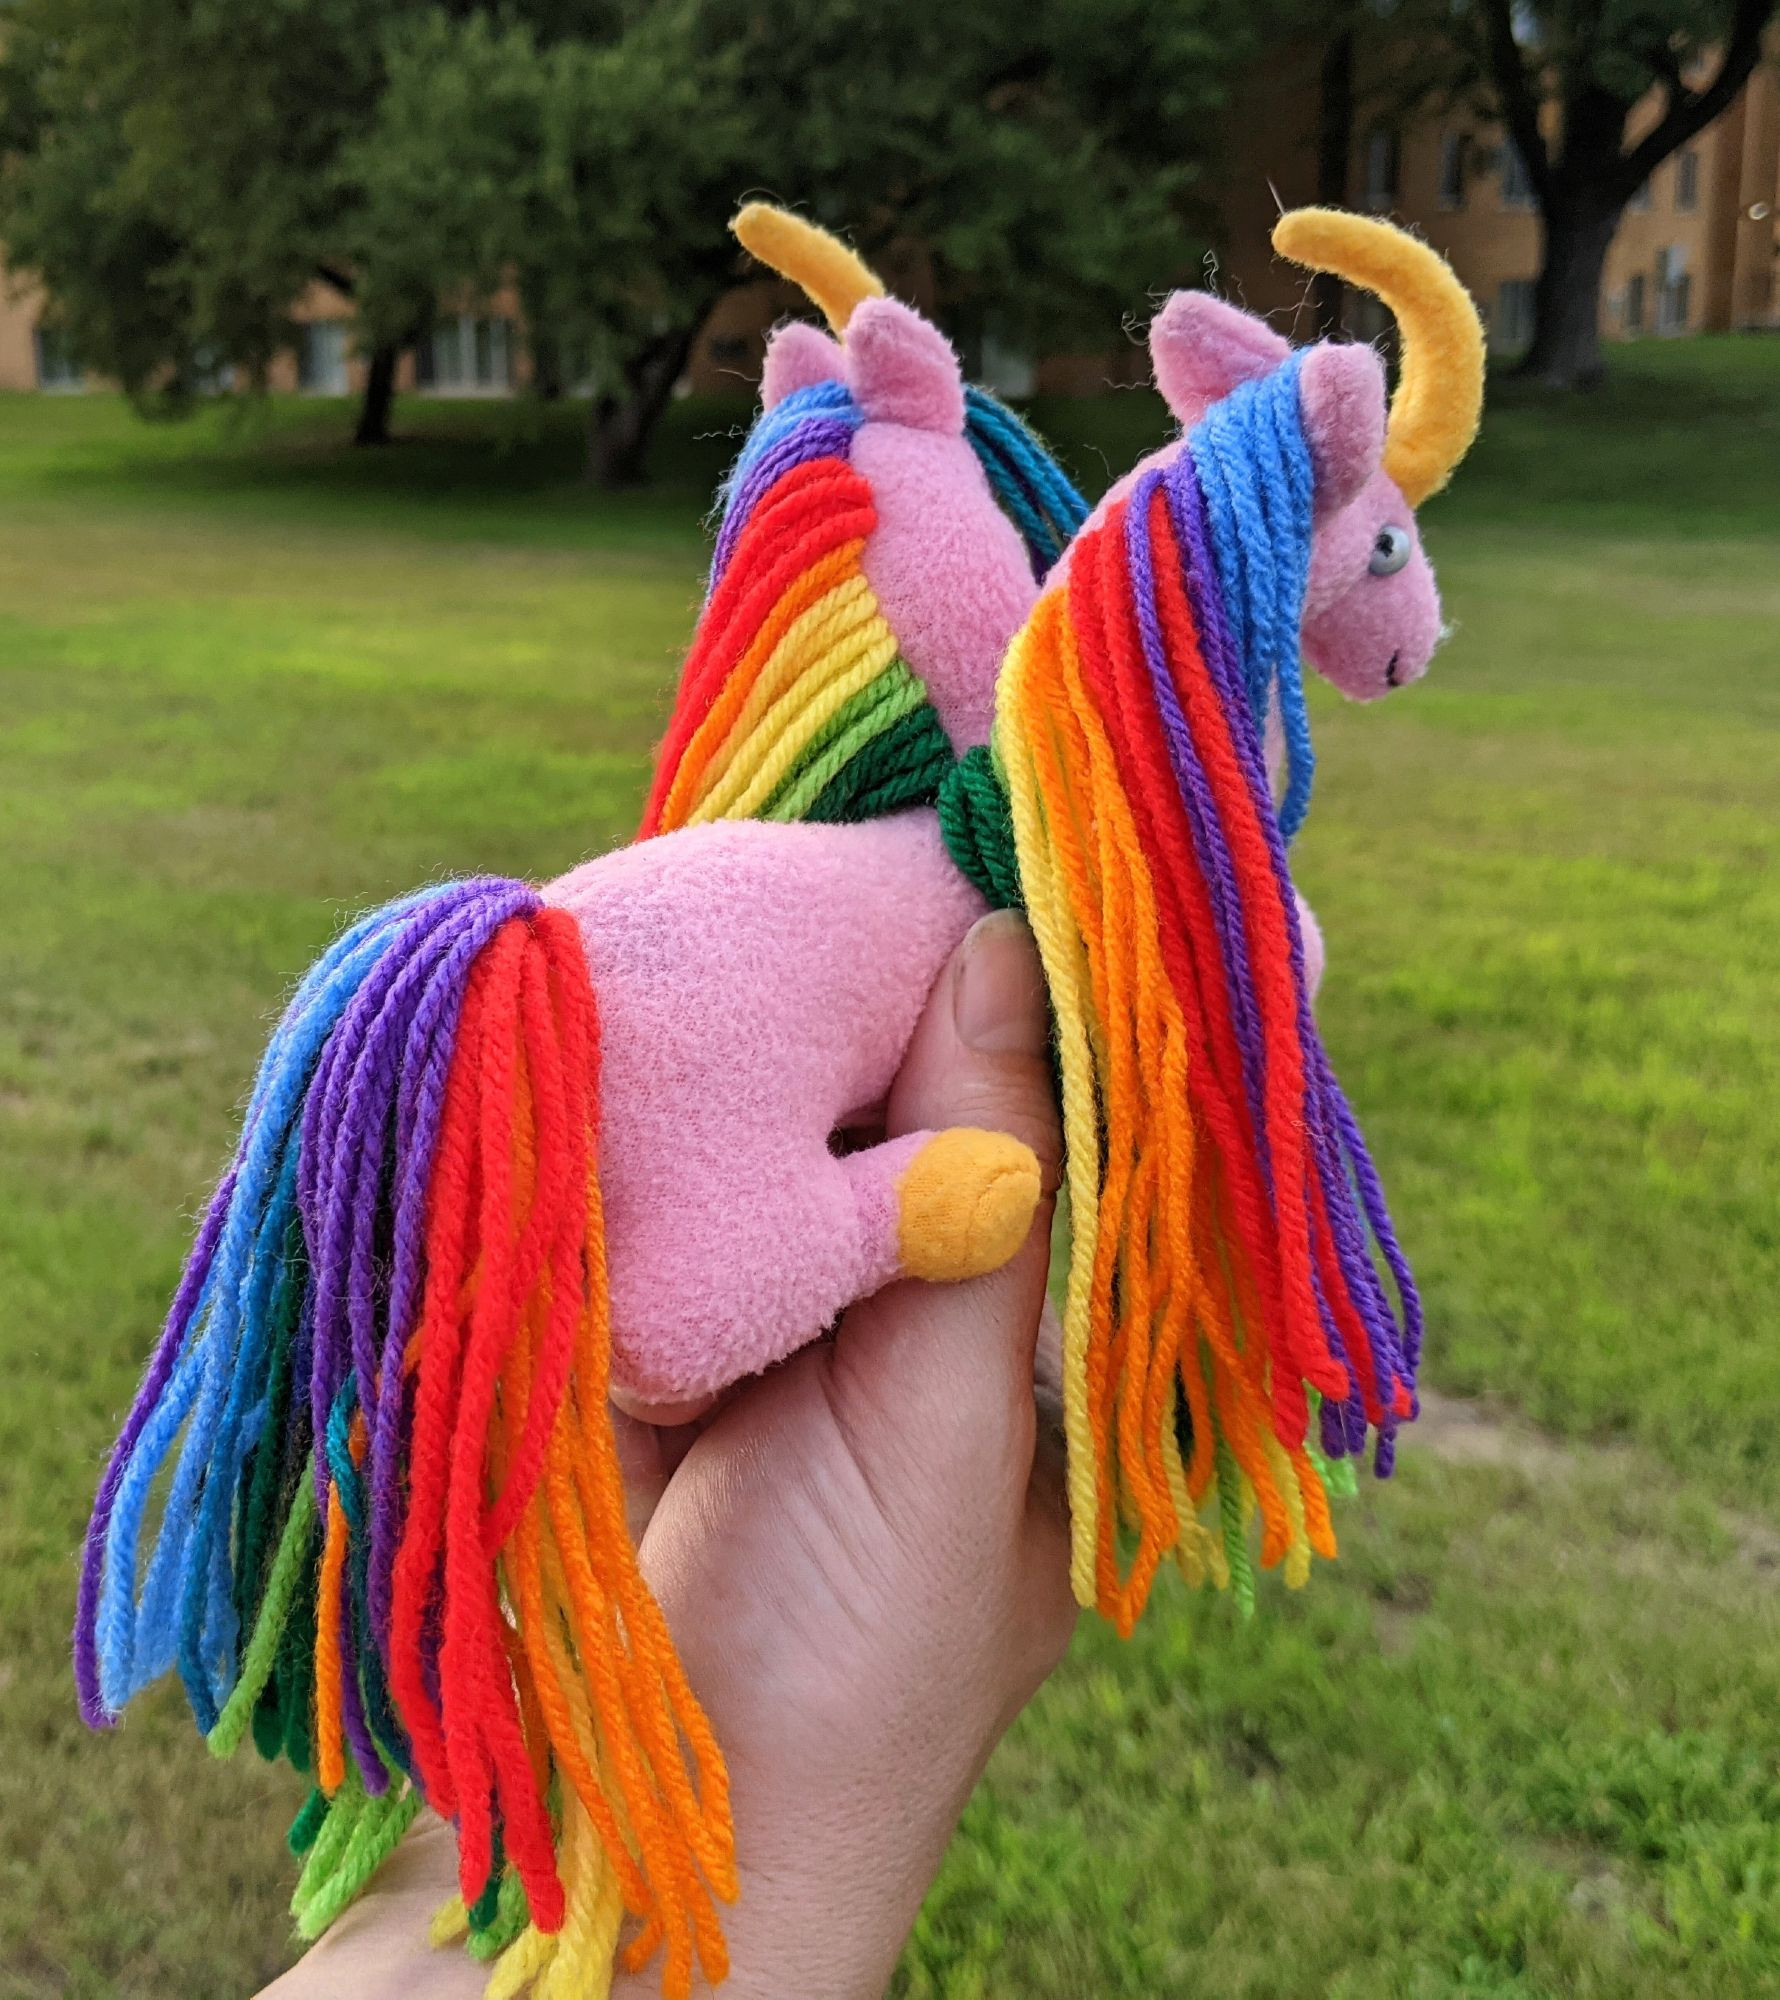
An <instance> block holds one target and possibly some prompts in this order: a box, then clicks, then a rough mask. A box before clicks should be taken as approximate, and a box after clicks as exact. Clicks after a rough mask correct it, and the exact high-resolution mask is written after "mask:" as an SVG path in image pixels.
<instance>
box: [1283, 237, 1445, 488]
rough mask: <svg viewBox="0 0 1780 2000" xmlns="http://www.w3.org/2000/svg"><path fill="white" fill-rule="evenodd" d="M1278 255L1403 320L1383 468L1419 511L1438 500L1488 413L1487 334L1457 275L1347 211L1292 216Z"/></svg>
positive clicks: (1424, 249)
mask: <svg viewBox="0 0 1780 2000" xmlns="http://www.w3.org/2000/svg"><path fill="white" fill-rule="evenodd" d="M1273 247H1274V249H1275V250H1277V251H1278V252H1279V254H1280V255H1281V256H1282V257H1289V258H1290V259H1291V261H1292V262H1293V263H1294V264H1302V265H1303V266H1304V267H1305V268H1306V269H1307V270H1311V271H1327V272H1329V273H1330V274H1331V276H1333V277H1337V278H1345V279H1346V280H1347V281H1348V282H1349V283H1350V284H1355V285H1359V286H1362V287H1363V288H1364V289H1365V290H1366V291H1369V292H1376V293H1377V295H1378V296H1379V297H1380V298H1381V299H1383V301H1384V302H1385V304H1386V305H1387V306H1389V307H1390V309H1391V311H1392V312H1393V313H1395V314H1396V316H1397V326H1398V330H1399V332H1400V333H1401V336H1402V364H1401V372H1400V373H1399V376H1398V379H1397V393H1396V395H1395V396H1394V397H1393V398H1392V399H1391V417H1390V423H1389V425H1388V427H1387V429H1386V431H1385V444H1384V469H1385V471H1386V472H1388V473H1389V474H1390V475H1391V477H1392V478H1393V479H1394V480H1395V481H1396V482H1397V484H1398V485H1399V486H1400V487H1401V488H1402V489H1403V494H1404V497H1405V499H1407V500H1408V502H1409V504H1410V505H1411V506H1412V507H1419V506H1420V505H1421V503H1422V502H1423V501H1424V500H1425V499H1427V497H1428V495H1429V494H1430V493H1438V492H1439V491H1440V489H1441V487H1443V486H1444V485H1445V484H1446V482H1447V480H1448V479H1449V478H1451V476H1452V469H1453V467H1454V466H1455V465H1457V464H1458V462H1459V460H1460V459H1461V458H1463V457H1464V455H1465V453H1466V451H1467V449H1468V448H1469V446H1470V443H1471V440H1472V439H1473V438H1474V437H1475V436H1476V435H1477V422H1478V419H1479V417H1480V416H1481V415H1482V414H1483V327H1482V325H1481V324H1480V322H1479V320H1478V317H1477V308H1476V307H1475V306H1474V305H1473V304H1472V303H1471V296H1470V294H1469V293H1468V292H1467V291H1466V290H1465V288H1464V286H1463V285H1461V284H1460V283H1459V281H1458V279H1457V278H1456V277H1454V276H1453V272H1452V266H1451V265H1450V264H1448V263H1447V261H1446V259H1445V258H1444V257H1442V256H1441V255H1440V254H1439V252H1438V251H1436V250H1433V249H1430V248H1429V246H1428V245H1427V244H1426V243H1424V242H1422V241H1421V239H1420V238H1419V237H1415V236H1411V235H1409V234H1408V233H1407V232H1406V231H1404V230H1401V229H1397V228H1395V227H1393V225H1392V224H1390V223H1388V222H1379V221H1377V220H1376V219H1375V218H1374V217H1372V216H1369V215H1351V214H1349V213H1348V212H1347V211H1346V210H1345V209H1340V208H1294V209H1292V210H1290V211H1289V212H1288V213H1286V214H1285V215H1282V216H1281V217H1280V218H1279V220H1278V222H1276V223H1275V224H1274V227H1273Z"/></svg>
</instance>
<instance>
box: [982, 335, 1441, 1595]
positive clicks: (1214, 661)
mask: <svg viewBox="0 0 1780 2000" xmlns="http://www.w3.org/2000/svg"><path fill="white" fill-rule="evenodd" d="M1296 377H1297V370H1296V366H1295V364H1294V363H1291V362H1288V363H1286V364H1284V365H1283V366H1281V367H1280V368H1278V369H1276V370H1275V371H1273V373H1271V374H1270V375H1268V376H1266V377H1265V378H1263V379H1262V380H1261V381H1259V382H1257V383H1252V384H1247V385H1244V386H1243V387H1242V388H1240V389H1238V390H1236V391H1235V392H1234V393H1233V394H1232V395H1231V396H1230V397H1229V398H1227V399H1226V402H1225V403H1223V404H1220V405H1216V406H1214V408H1213V410H1212V412H1211V413H1210V414H1209V415H1208V417H1207V418H1206V419H1205V420H1203V421H1202V422H1201V423H1200V424H1198V425H1197V426H1195V428H1194V430H1193V431H1192V433H1191V434H1190V435H1189V437H1188V439H1187V442H1186V445H1185V446H1184V448H1183V449H1182V450H1181V451H1180V453H1179V455H1178V456H1177V457H1176V458H1175V460H1174V462H1173V464H1172V465H1171V466H1170V467H1169V468H1168V469H1167V470H1166V471H1162V470H1158V469H1151V470H1150V471H1148V472H1147V473H1145V474H1144V476H1143V477H1142V478H1141V479H1140V480H1139V481H1138V482H1137V484H1136V486H1135V487H1134V488H1133V490H1132V491H1131V492H1130V493H1129V494H1128V495H1127V496H1125V498H1123V499H1122V500H1120V501H1119V502H1117V503H1116V504H1115V505H1113V506H1112V507H1111V508H1109V509H1108V510H1107V511H1106V513H1105V514H1104V516H1103V517H1102V518H1101V519H1100V520H1099V521H1098V522H1096V523H1095V524H1094V526H1092V527H1091V528H1090V529H1089V530H1088V531H1087V533H1086V534H1085V535H1083V536H1082V537H1081V538H1080V539H1078V541H1077V542H1076V544H1075V545H1074V547H1073V549H1072V551H1071V553H1070V558H1069V563H1068V568H1067V575H1066V578H1065V579H1064V580H1063V581H1062V582H1060V583H1055V584H1053V585H1052V586H1051V588H1050V589H1048V590H1047V591H1046V592H1045V594H1044V595H1043V597H1041V599H1040V600H1039V604H1038V607H1037V610H1036V611H1035V612H1034V614H1033V617H1032V618H1031V620H1030V621H1029V622H1028V624H1027V626H1026V627H1025V629H1024V630H1023V631H1022V633H1021V634H1020V636H1019V637H1018V638H1017V639H1016V640H1015V642H1014V645H1013V648H1012V650H1011V652H1010V655H1009V658H1008V662H1007V666H1006V668H1005V669H1004V671H1003V675H1002V679H1001V682H1000V685H999V689H998V697H997V710H996V724H995V739H994V748H995V762H996V769H997V771H998V773H999V774H1000V776H1001V778H1002V781H1003V783H1004V784H1005V786H1006V788H1007V793H1008V799H1009V805H1010V810H1011V815H1012V822H1013V829H1014V836H1015V845H1016V848H1017V852H1018V861H1019V879H1020V885H1021V888H1022V890H1023V892H1024V899H1025V905H1026V909H1027V912H1028V915H1029V917H1030V921H1031V924H1032V928H1033V931H1034V933H1035V935H1036V937H1037V939H1038V944H1039V949H1040V953H1041V956H1042V958H1043V960H1044V965H1045V973H1046V978H1047V981H1048V983H1049V986H1050V991H1051V999H1052V1004H1053V1008H1054V1010H1055V1014H1056V1021H1057V1035H1058V1049H1059V1056H1060V1065H1061V1077H1062V1098H1063V1114H1064V1131H1065V1152H1066V1172H1067V1184H1068V1189H1069V1197H1070V1217H1071V1223H1072V1228H1073V1240H1072V1245H1071V1259H1070V1268H1069V1283H1068V1295H1067V1301H1066V1305H1065V1309H1064V1316H1063V1326H1064V1401H1065V1418H1066V1428H1067V1432H1068V1441H1069V1489H1070V1512H1071V1521H1072V1532H1073V1537H1074V1582H1075V1586H1076V1591H1077V1595H1078V1597H1080V1598H1081V1600H1082V1601H1083V1602H1084V1603H1097V1604H1098V1605H1099V1606H1100V1608H1101V1609H1102V1610H1103V1611H1104V1612H1105V1613H1106V1614H1107V1615H1108V1616H1109V1617H1111V1618H1112V1619H1113V1620H1114V1621H1115V1622H1116V1623H1117V1624H1118V1626H1119V1628H1120V1629H1121V1630H1122V1631H1128V1630H1129V1629H1130V1627H1131V1625H1132V1622H1133V1621H1134V1620H1135V1618H1136V1616H1137V1614H1138V1613H1139V1611H1141V1609H1142V1607H1143V1604H1144V1602H1145V1600H1146V1598H1147V1596H1148V1593H1149V1589H1150V1586H1151V1583H1152V1581H1153V1579H1154V1576H1155V1573H1156V1570H1157V1567H1158V1565H1159V1564H1160V1563H1161V1562H1162V1560H1163V1559H1164V1558H1165V1557H1168V1556H1170V1555H1172V1556H1173V1557H1174V1558H1175V1559H1176V1560H1177V1561H1178V1562H1179V1564H1180V1566H1181V1568H1182V1569H1183V1570H1184V1571H1185V1573H1186V1574H1187V1576H1188V1577H1189V1579H1190V1580H1192V1581H1194V1582H1200V1581H1205V1580H1210V1581H1212V1582H1215V1583H1217V1584H1219V1585H1223V1584H1226V1583H1228V1584H1233V1585H1234V1586H1235V1587H1236V1589H1237V1590H1238V1591H1239V1593H1241V1595H1242V1596H1243V1598H1244V1600H1245V1601H1247V1600H1248V1599H1249V1597H1250V1595H1251V1593H1252V1576H1251V1571H1250V1567H1249V1557H1248V1552H1247V1543H1246V1539H1245V1536H1244V1532H1243V1529H1244V1523H1245V1520H1246V1518H1247V1515H1248V1513H1249V1510H1250V1508H1251V1506H1252V1507H1253V1508H1254V1509H1255V1510H1256V1511H1258V1512H1259V1515H1260V1519H1261V1561H1262V1563H1263V1564H1264V1565H1272V1564H1274V1563H1283V1565H1284V1569H1285V1575H1286V1578H1287V1581H1288V1582H1291V1583H1299V1582H1302V1581H1303V1580H1304V1578H1305V1576H1306V1575H1307V1573H1308V1569H1309V1564H1310V1558H1311V1556H1312V1555H1313V1554H1316V1555H1322V1556H1332V1555H1333V1554H1334V1553H1335V1540H1334V1533H1333V1529H1332V1527H1331V1524H1330V1519H1329V1511H1328V1505H1327V1498H1326V1493H1327V1487H1328V1484H1329V1468H1328V1466H1327V1460H1328V1459H1337V1460H1339V1459H1341V1458H1344V1457H1347V1456H1349V1455H1352V1454H1356V1453H1358V1452H1360V1451H1361V1450H1362V1449H1363V1448H1364V1445H1365V1441H1366V1437H1367V1433H1368V1431H1369V1430H1371V1431H1374V1432H1376V1435H1377V1440H1378V1444H1377V1453H1376V1459H1375V1463H1376V1467H1377V1470H1378V1472H1379V1473H1380V1475H1384V1474H1388V1472H1389V1471H1390V1469H1391V1464H1392V1457H1393V1439H1394V1436H1395V1432H1396V1428H1397V1426H1398V1424H1399V1423H1400V1422H1402V1421H1403V1420H1404V1419H1406V1418H1408V1417H1411V1416H1413V1414H1414V1412H1415V1396H1414V1382H1415V1368H1416V1362H1417V1358H1418V1354H1419V1349H1420V1344H1421V1308H1420V1304H1419V1301H1418V1299H1417V1297H1416V1292H1415V1287H1414V1283H1413V1280H1412V1278H1411V1276H1410V1272H1409V1268H1408V1265H1407V1263H1406V1261H1405V1260H1404V1258H1403V1255H1402V1253H1401V1251H1400V1249H1399V1247H1398V1244H1397V1240H1396V1237H1395V1235H1394V1233H1393V1231H1392V1228H1391V1224H1390V1219H1389V1216H1388V1214H1387V1212H1386V1209H1385V1205H1384V1198H1383V1194H1382V1190H1381V1189H1380V1186H1379V1182H1378V1177H1377V1175H1376V1173H1375V1172H1374V1170H1373V1167H1372V1164H1371V1161H1370V1159H1369V1157H1368V1155H1367V1153H1366V1149H1365V1145H1364V1142H1363V1140H1362V1139H1361V1136H1360V1132H1359V1127H1358V1125H1357V1124H1356V1122H1355V1120H1354V1117H1353V1114H1352V1112H1351V1110H1350V1109H1349V1107H1348V1104H1347V1101H1346V1099H1345V1098H1344V1097H1343V1096H1342V1094H1341V1090H1340V1087H1339V1086H1338V1085H1337V1083H1336V1081H1335V1078H1334V1074H1333V1072H1332V1070H1331V1069H1330V1066H1329V1062H1328V1058H1327V1056H1326V1054H1325V1053H1324V1050H1323V1046H1322V1042H1321V1038H1320V1037H1319V1035H1318V1033H1317V1029H1316V1022H1315V1018H1314V1016H1313V1014H1312V1012H1311V1006H1310V995H1309V989H1308V985H1307V982H1306V978H1305V967H1304V954H1303V948H1302V941H1301V938H1300V934H1299V923H1298V915H1297V907H1296V903H1295V900H1294V897H1293V894H1292V887H1291V880H1290V876H1289V874H1288V872H1287V867H1286V857H1285V840H1286V828H1285V818H1286V814H1284V813H1281V812H1276V810H1275V807H1274V803H1273V798H1272V793H1271V789H1270V787H1269V784H1268V776H1267V770H1266V764H1265V759H1264V756H1263V748H1262V724H1263V719H1264V716H1265V702H1266V699H1267V694H1268V690H1269V688H1270V687H1272V686H1274V685H1277V686H1278V687H1279V689H1280V694H1281V700H1282V703H1283V704H1284V705H1285V707H1286V710H1287V714H1286V736H1287V742H1288V744H1289V745H1293V764H1292V781H1291V784H1290V785H1289V786H1288V790H1287V795H1286V797H1287V806H1288V809H1289V808H1290V805H1291V803H1292V801H1293V799H1294V797H1296V798H1297V799H1298V800H1299V801H1300V802H1301V801H1302V800H1303V799H1304V797H1305V796H1306V794H1307V791H1308V781H1309V771H1310V760H1309V756H1308V733H1307V730H1306V729H1305V728H1304V725H1303V721H1302V716H1303V709H1302V700H1303V695H1302V688H1301V685H1300V684H1299V682H1298V680H1297V675H1296V665H1297V661H1296V646H1297V606H1298V605H1299V603H1300V602H1301V600H1302V594H1303V584H1302V579H1303V576H1304V574H1305V571H1306V568H1307V566H1308V559H1309V545H1310V481H1309V459H1308V453H1307V451H1306V449H1305V445H1304V440H1303V434H1302V424H1301V419H1300V416H1299V411H1298V395H1297V379H1296ZM1256 437H1259V438H1262V439H1264V440H1265V442H1266V452H1267V454H1269V455H1271V456H1273V457H1274V458H1275V459H1276V460H1277V462H1278V463H1280V464H1282V465H1284V466H1286V467H1288V468H1290V476H1289V477H1286V478H1283V479H1280V480H1279V481H1278V482H1277V484H1276V485H1275V487H1274V494H1275V500H1276V501H1279V502H1283V504H1277V505H1274V506H1272V507H1271V508H1270V509H1269V511H1268V512H1266V513H1261V514H1258V513H1257V512H1256V511H1255V509H1254V507H1253V506H1252V505H1244V504H1243V501H1244V499H1245V498H1246V499H1248V500H1249V501H1250V502H1252V501H1253V499H1254V497H1255V496H1254V492H1253V481H1252V478H1251V476H1250V475H1249V474H1248V472H1247V471H1246V470H1243V469H1240V468H1239V466H1238V464H1237V460H1238V458H1239V454H1240V452H1241V451H1242V450H1244V449H1245V448H1246V444H1247V441H1248V440H1252V439H1254V438H1256ZM1258 462H1259V463H1261V464H1262V465H1263V466H1265V465H1266V463H1267V456H1266V455H1262V456H1260V457H1259V458H1258ZM1299 738H1301V739H1302V743H1303V749H1302V750H1300V749H1298V748H1297V745H1296V741H1295V739H1299ZM1380 1262H1382V1266H1383V1272H1384V1274H1388V1277H1389V1280H1390V1282H1391V1284H1392V1285H1393V1286H1394V1287H1395V1290H1396V1294H1397V1302H1396V1305H1395V1306H1394V1307H1393V1305H1392V1303H1391V1300H1390V1298H1389V1295H1388V1293H1387V1290H1386V1286H1385V1282H1384V1277H1383V1276H1382V1275H1381V1271H1380V1268H1379V1266H1380ZM1339 1483H1341V1484H1345V1483H1346V1482H1345V1481H1339ZM1208 1513H1209V1514H1210V1515H1211V1516H1212V1517H1213V1518H1214V1519H1215V1520H1216V1521H1217V1522H1218V1523H1219V1528H1220V1532H1219V1533H1218V1534H1217V1535H1213V1534H1212V1533H1211V1532H1210V1531H1209V1529H1208V1528H1207V1527H1206V1526H1205V1525H1204V1522H1203V1520H1202V1516H1203V1515H1205V1514H1208ZM1127 1526H1128V1529H1129V1532H1128V1533H1126V1532H1124V1531H1125V1530H1126V1528H1127Z"/></svg>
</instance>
